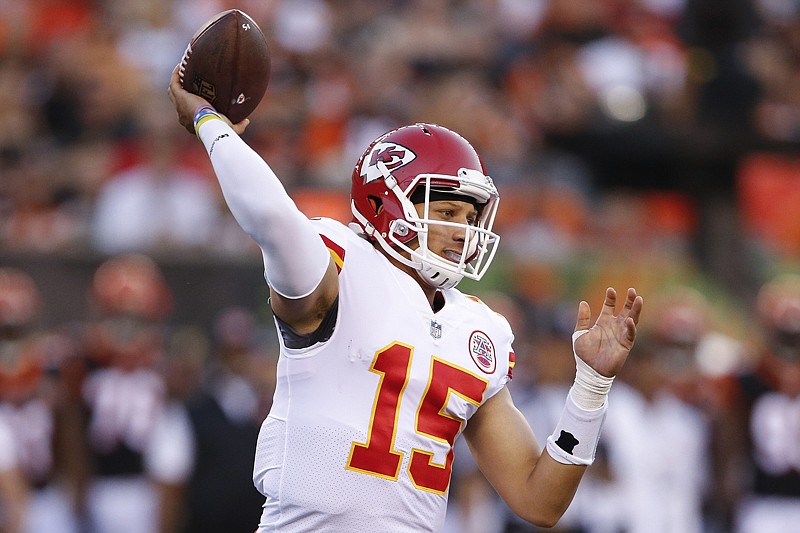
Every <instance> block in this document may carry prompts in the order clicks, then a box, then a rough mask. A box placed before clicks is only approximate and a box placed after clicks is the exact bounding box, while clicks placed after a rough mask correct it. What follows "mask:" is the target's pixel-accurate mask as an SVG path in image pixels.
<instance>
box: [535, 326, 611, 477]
mask: <svg viewBox="0 0 800 533" xmlns="http://www.w3.org/2000/svg"><path fill="white" fill-rule="evenodd" d="M586 333H588V330H580V331H576V332H575V333H573V334H572V353H573V355H574V356H575V382H574V383H573V384H572V387H571V388H570V390H569V394H567V402H566V405H565V406H564V411H563V413H562V414H561V418H560V419H559V421H558V425H557V426H556V428H555V431H553V434H552V435H550V437H548V439H547V452H548V453H549V454H550V456H551V457H552V458H553V459H555V460H556V461H558V462H559V463H564V464H575V465H587V466H588V465H590V464H592V463H593V462H594V456H595V452H596V451H597V443H598V441H599V440H600V431H601V429H602V428H603V421H604V420H605V416H606V410H607V409H608V392H609V390H611V385H612V384H613V383H614V378H613V377H606V376H603V375H601V374H600V373H598V372H597V371H596V370H595V369H593V368H592V367H590V366H589V365H587V364H586V363H585V362H584V361H583V359H581V358H580V357H578V354H577V352H576V351H575V341H576V340H577V339H578V338H579V337H580V336H581V335H585V334H586Z"/></svg>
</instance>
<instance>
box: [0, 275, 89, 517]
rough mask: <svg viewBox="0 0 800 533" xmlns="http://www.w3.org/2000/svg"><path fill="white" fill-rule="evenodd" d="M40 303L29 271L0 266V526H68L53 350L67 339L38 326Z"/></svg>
mask: <svg viewBox="0 0 800 533" xmlns="http://www.w3.org/2000/svg"><path fill="white" fill-rule="evenodd" d="M41 304H42V302H41V295H40V293H39V289H38V287H37V286H36V284H35V282H34V280H33V279H32V278H31V277H30V276H28V275H27V274H25V273H24V272H22V271H20V270H17V269H15V268H0V472H2V473H0V494H4V495H5V497H3V496H0V502H3V503H5V504H6V505H7V507H4V505H3V503H0V531H11V532H26V533H51V532H52V533H73V532H76V531H77V519H76V513H75V507H74V506H73V503H72V501H71V496H72V491H73V490H74V486H73V485H71V484H70V483H69V482H70V481H71V479H69V478H68V477H67V476H65V475H64V471H63V468H62V467H63V466H64V464H63V457H61V456H60V454H58V453H56V446H57V443H60V442H62V441H61V439H60V435H57V432H59V429H63V427H62V425H61V424H60V423H59V420H58V412H57V410H58V408H59V405H60V403H61V399H62V398H61V396H60V390H59V383H58V376H57V371H58V368H57V365H58V361H57V360H56V359H57V358H56V357H55V355H56V353H55V352H56V351H57V350H59V349H60V347H63V346H64V343H65V342H66V339H51V338H50V337H49V335H48V334H47V333H46V332H44V331H42V330H41V329H40V328H38V327H37V319H38V318H39V313H40V307H41ZM14 472H16V474H14ZM9 504H10V505H9ZM15 516H16V518H15ZM14 522H17V525H16V526H15V525H14ZM4 526H5V528H4Z"/></svg>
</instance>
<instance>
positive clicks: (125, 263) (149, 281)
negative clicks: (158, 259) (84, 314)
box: [91, 254, 173, 320]
mask: <svg viewBox="0 0 800 533" xmlns="http://www.w3.org/2000/svg"><path fill="white" fill-rule="evenodd" d="M91 297H92V299H93V301H94V302H95V303H96V305H97V306H98V307H99V311H100V312H102V313H104V314H107V315H129V316H136V317H141V318H144V319H148V320H160V319H162V318H165V317H166V316H167V315H168V314H169V313H170V312H171V311H172V305H173V301H172V292H171V290H170V288H169V286H168V285H167V282H166V280H165V279H164V277H163V274H162V272H161V269H160V268H159V267H158V265H157V264H156V263H155V262H154V261H153V260H152V259H150V258H149V257H147V256H145V255H142V254H127V255H119V256H114V257H111V258H110V259H108V260H106V261H105V262H103V264H101V265H100V266H99V267H98V268H97V271H96V272H95V275H94V278H93V279H92V285H91Z"/></svg>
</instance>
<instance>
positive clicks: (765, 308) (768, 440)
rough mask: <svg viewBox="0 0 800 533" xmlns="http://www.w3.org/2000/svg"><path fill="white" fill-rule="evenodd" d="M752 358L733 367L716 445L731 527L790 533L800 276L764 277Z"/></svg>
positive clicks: (799, 487) (798, 465)
mask: <svg viewBox="0 0 800 533" xmlns="http://www.w3.org/2000/svg"><path fill="white" fill-rule="evenodd" d="M755 314H756V317H757V318H758V320H759V322H760V326H761V328H762V332H763V339H762V343H761V347H760V348H759V350H758V352H757V354H756V357H755V358H754V359H753V364H751V365H749V366H747V367H745V368H743V369H741V370H740V371H739V372H738V373H735V374H732V375H731V379H730V381H729V383H728V385H729V388H728V389H727V392H728V396H727V398H728V403H727V408H728V410H727V416H726V421H727V422H728V425H729V426H730V428H731V429H729V431H728V435H726V438H725V439H724V440H725V444H726V445H727V446H726V448H725V449H723V450H722V451H723V452H724V453H726V454H727V455H726V457H725V460H724V464H726V465H728V468H729V469H730V471H729V472H727V478H728V483H727V485H726V489H727V490H729V491H732V493H731V495H730V501H731V502H732V514H733V516H732V520H733V527H734V531H735V532H736V533H756V532H757V533H790V532H794V531H797V527H798V524H799V523H800V276H797V275H794V274H787V275H780V276H778V277H776V278H774V279H771V280H769V281H767V282H766V283H764V285H763V286H762V287H761V289H760V291H759V293H758V296H757V300H756V306H755Z"/></svg>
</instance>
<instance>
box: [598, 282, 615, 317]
mask: <svg viewBox="0 0 800 533" xmlns="http://www.w3.org/2000/svg"><path fill="white" fill-rule="evenodd" d="M616 309H617V291H616V290H614V287H609V288H607V289H606V298H605V300H604V301H603V309H602V310H601V311H600V314H601V315H612V316H613V315H614V311H615V310H616Z"/></svg>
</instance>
